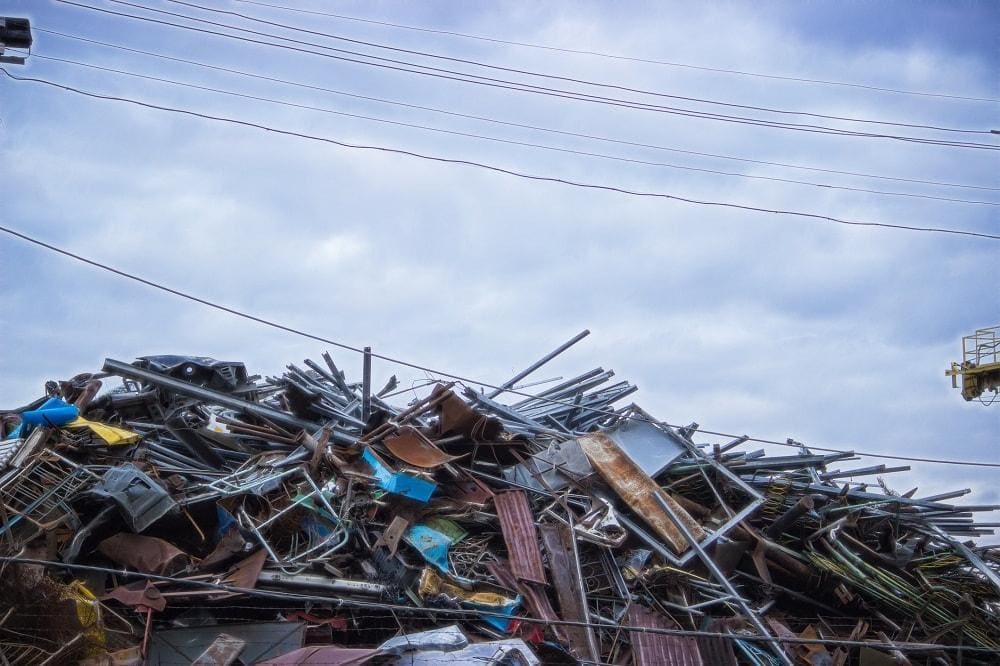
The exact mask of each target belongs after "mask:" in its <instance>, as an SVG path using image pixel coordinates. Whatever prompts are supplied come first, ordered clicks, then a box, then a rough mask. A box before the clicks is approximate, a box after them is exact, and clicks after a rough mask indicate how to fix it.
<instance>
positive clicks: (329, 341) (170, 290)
mask: <svg viewBox="0 0 1000 666" xmlns="http://www.w3.org/2000/svg"><path fill="white" fill-rule="evenodd" d="M0 232H3V233H5V234H8V235H10V236H13V237H15V238H19V239H20V240H23V241H25V242H27V243H30V244H32V245H35V246H37V247H41V248H44V249H46V250H49V251H50V252H55V253H57V254H60V255H63V256H65V257H68V258H70V259H73V260H75V261H78V262H80V263H84V264H87V265H89V266H92V267H94V268H98V269H101V270H103V271H107V272H109V273H112V274H114V275H117V276H119V277H123V278H126V279H128V280H132V281H134V282H138V283H139V284H142V285H145V286H147V287H151V288H153V289H157V290H159V291H163V292H166V293H168V294H172V295H174V296H177V297H180V298H183V299H186V300H189V301H192V302H194V303H198V304H200V305H204V306H206V307H209V308H212V309H215V310H218V311H220V312H225V313H227V314H230V315H234V316H236V317H240V318H242V319H246V320H249V321H253V322H256V323H258V324H263V325H264V326H268V327H270V328H274V329H277V330H280V331H285V332H286V333H291V334H293V335H297V336H299V337H302V338H306V339H309V340H314V341H316V342H322V343H324V344H328V345H330V346H332V347H336V348H338V349H343V350H345V351H350V352H354V353H356V354H362V355H364V354H366V353H370V355H371V357H372V358H377V359H379V360H382V361H385V362H387V363H392V364H394V365H399V366H403V367H406V368H410V369H413V370H419V371H421V372H425V373H428V374H429V375H436V376H438V377H444V378H447V379H453V380H456V381H459V382H462V383H464V384H467V385H469V384H471V385H477V386H481V387H483V388H488V389H500V388H502V387H501V386H499V385H496V384H491V383H489V382H484V381H481V380H478V379H472V378H469V377H463V376H462V375H457V374H454V373H451V372H446V371H444V370H437V369H435V368H431V367H428V366H425V365H420V364H418V363H413V362H410V361H406V360H403V359H399V358H394V357H392V356H387V355H385V354H380V353H376V352H366V351H365V350H364V349H363V348H361V347H356V346H353V345H349V344H347V343H344V342H340V341H337V340H332V339H330V338H326V337H323V336H320V335H316V334H314V333H309V332H306V331H303V330H301V329H297V328H294V327H292V326H287V325H285V324H280V323H278V322H275V321H272V320H269V319H265V318H264V317H261V316H258V315H254V314H250V313H248V312H243V311H241V310H236V309H235V308H231V307H229V306H226V305H222V304H220V303H217V302H215V301H211V300H208V299H206V298H202V297H200V296H195V295H193V294H190V293H187V292H183V291H180V290H179V289H174V288H173V287H169V286H166V285H164V284H162V283H160V282H156V281H153V280H150V279H148V278H144V277H141V276H139V275H136V274H134V273H129V272H126V271H124V270H121V269H118V268H114V267H112V266H109V265H108V264H104V263H101V262H99V261H96V260H94V259H89V258H87V257H84V256H82V255H79V254H76V253H74V252H70V251H69V250H66V249H63V248H60V247H57V246H55V245H52V244H50V243H46V242H45V241H42V240H40V239H37V238H34V237H32V236H29V235H28V234H25V233H22V232H20V231H17V230H15V229H11V228H10V227H6V226H0ZM505 392H506V393H510V394H511V395H517V396H521V397H524V398H530V399H533V400H539V401H542V402H546V403H549V404H555V405H562V406H565V407H574V408H576V409H581V410H584V411H588V412H591V413H595V414H606V415H607V416H617V417H621V416H622V415H620V414H619V413H618V412H616V411H614V410H609V409H603V408H598V407H588V406H585V405H577V404H576V403H574V402H572V401H569V400H559V399H556V398H548V397H545V396H541V395H536V394H533V393H528V392H526V391H523V390H519V389H515V388H508V389H505ZM624 418H627V419H629V420H635V421H648V420H649V419H646V418H642V417H640V416H636V415H626V416H625V417H624ZM655 423H656V424H657V425H661V426H665V427H669V428H674V429H680V428H685V429H686V430H687V431H689V432H699V433H702V434H704V435H710V436H713V437H726V438H729V439H745V440H746V441H751V442H758V443H761V444H773V445H776V446H786V447H793V448H797V449H802V448H808V449H811V450H816V451H826V452H830V453H847V454H852V455H858V456H867V457H872V458H885V459H891V460H906V461H911V462H925V463H934V464H940V465H960V466H966V467H989V468H1000V463H990V462H979V461H971V460H954V459H941V458H918V457H915V456H900V455H891V454H886V453H878V452H873V451H857V450H845V449H834V448H829V447H821V446H813V445H806V444H803V443H801V442H792V441H787V442H780V441H777V440H773V439H765V438H761V437H750V436H747V435H734V434H732V433H726V432H719V431H714V430H708V429H706V428H694V427H689V426H680V425H676V424H672V423H667V422H665V421H656V422H655Z"/></svg>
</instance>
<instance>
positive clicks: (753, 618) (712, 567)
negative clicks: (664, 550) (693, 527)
mask: <svg viewBox="0 0 1000 666" xmlns="http://www.w3.org/2000/svg"><path fill="white" fill-rule="evenodd" d="M655 497H656V501H657V502H659V503H660V506H661V507H662V508H663V510H664V511H666V512H667V516H669V517H670V520H671V522H673V524H674V525H675V526H676V527H677V530H678V531H679V532H680V533H681V534H682V535H683V536H684V539H685V540H686V541H687V542H688V545H690V546H691V548H693V549H694V551H695V552H696V553H698V557H699V559H701V561H702V563H703V564H704V565H705V568H707V569H708V570H709V571H710V572H711V573H712V575H713V576H714V577H715V579H716V580H717V581H719V583H721V584H722V587H723V588H725V590H726V592H728V593H729V594H731V595H732V596H733V598H734V600H735V601H736V603H737V604H739V606H740V608H742V609H743V612H744V613H746V615H747V618H748V619H749V620H750V622H751V623H752V624H753V626H754V628H755V629H757V632H758V633H759V634H760V635H761V636H765V637H767V638H769V639H771V640H770V641H768V645H769V646H770V647H771V651H772V652H773V653H774V654H775V656H776V657H778V659H779V660H780V661H781V663H782V664H784V665H785V666H793V664H792V660H791V659H789V658H788V655H787V654H786V653H785V650H784V648H782V647H781V644H780V643H778V642H777V641H775V640H774V637H773V636H772V635H771V632H769V631H768V630H767V627H765V626H764V623H763V622H761V621H760V618H759V617H757V613H756V612H754V610H753V609H752V608H750V604H748V603H747V602H746V601H745V600H744V599H743V597H741V596H740V593H739V592H737V591H736V588H735V587H733V584H732V583H731V582H729V578H727V577H726V574H724V573H723V572H722V570H721V569H719V567H718V565H717V564H716V563H715V560H713V559H712V558H711V557H710V556H709V555H708V553H706V552H705V549H704V548H702V547H701V544H699V543H698V540H697V539H695V538H694V535H693V534H691V531H690V530H688V528H687V526H686V525H685V524H684V521H682V520H681V519H680V518H679V517H678V516H677V513H676V512H674V510H673V509H672V508H670V504H669V503H667V502H666V500H664V499H663V495H662V494H660V493H657V494H656V495H655Z"/></svg>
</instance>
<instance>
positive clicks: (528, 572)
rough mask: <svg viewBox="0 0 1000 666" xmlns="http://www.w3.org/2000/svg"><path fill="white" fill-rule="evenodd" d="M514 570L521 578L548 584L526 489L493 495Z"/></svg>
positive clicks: (515, 574) (512, 570)
mask: <svg viewBox="0 0 1000 666" xmlns="http://www.w3.org/2000/svg"><path fill="white" fill-rule="evenodd" d="M493 502H494V504H495V505H496V511H497V518H499V519H500V529H501V531H502V532H503V540H504V543H505V544H507V555H508V556H509V557H510V569H511V572H512V573H513V574H514V576H515V577H517V578H518V579H520V580H530V581H532V582H534V583H540V584H542V585H545V584H546V583H547V581H546V579H545V568H544V567H543V566H542V551H541V549H540V548H539V546H538V530H536V529H535V516H534V514H532V512H531V506H530V505H529V504H528V496H527V494H526V493H525V492H524V491H523V490H507V491H504V492H500V493H496V494H495V495H494V496H493Z"/></svg>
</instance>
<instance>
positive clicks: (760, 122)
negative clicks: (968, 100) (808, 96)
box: [55, 0, 1000, 151]
mask: <svg viewBox="0 0 1000 666" xmlns="http://www.w3.org/2000/svg"><path fill="white" fill-rule="evenodd" d="M55 1H56V2H59V3H62V4H66V5H72V6H76V7H81V8H83V9H88V10H91V11H95V12H101V13H105V14H110V15H114V16H121V17H124V18H130V19H134V20H138V21H145V22H149V23H155V24H159V25H165V26H169V27H174V28H179V29H182V30H190V31H194V32H198V33H202V34H209V35H215V36H219V37H226V38H228V39H235V40H238V41H243V42H247V43H251V44H258V45H263V46H268V47H273V48H280V49H285V50H289V51H294V52H300V53H307V54H311V55H316V56H320V57H325V58H331V59H334V60H339V61H343V62H351V63H355V64H361V65H367V66H371V67H379V68H382V69H388V70H393V71H400V72H406V73H410V74H420V75H423V76H430V77H434V78H440V79H445V80H451V81H459V82H462V83H469V84H475V85H480V86H487V87H492V88H499V89H506V90H515V91H519V92H527V93H532V94H539V95H545V96H551V97H557V98H564V99H573V100H577V101H584V102H590V103H597V104H604V105H610V106H615V107H621V108H628V109H637V110H644V111H652V112H657V113H665V114H669V115H675V116H682V117H692V118H699V119H703V120H713V121H719V122H727V123H735V124H739V125H750V126H756V127H768V128H771V129H785V130H790V131H799V132H808V133H813V134H827V135H835V136H850V137H863V138H877V139H890V140H896V141H903V142H907V143H917V144H924V145H934V146H941V147H950V148H967V149H976V150H991V151H992V150H1000V145H997V144H990V143H979V142H970V141H953V140H942V139H933V138H928V137H916V136H906V135H897V134H880V133H873V132H860V131H853V130H843V129H838V128H832V127H827V126H823V125H808V124H802V123H788V122H776V121H770V120H765V119H761V118H752V117H744V116H732V115H726V114H718V113H710V112H704V111H695V110H691V109H684V108H680V107H669V106H663V105H657V104H649V103H645V102H636V101H634V100H622V99H618V98H613V97H605V96H599V95H590V94H586V93H579V92H575V91H570V90H564V89H558V88H551V87H546V86H536V85H533V84H528V83H523V82H517V81H508V80H505V79H497V78H492V77H484V76H479V75H475V74H469V73H467V72H461V71H457V70H449V69H443V68H440V67H431V66H429V65H422V64H418V63H412V62H408V61H403V60H396V59H393V58H384V57H381V56H374V55H370V54H366V53H359V52H357V51H350V50H347V49H339V48H335V47H331V46H325V45H323V44H316V43H314V42H307V41H303V40H297V39H292V38H289V37H282V36H280V35H273V34H270V33H265V32H261V31H257V30H249V29H247V28H240V27H238V26H230V25H227V24H224V23H218V22H215V21H208V20H207V19H199V18H197V17H192V16H187V15H185V14H178V13H176V12H168V11H165V10H161V9H152V8H149V7H143V6H142V5H132V4H131V3H127V2H124V0H110V1H111V2H117V3H119V4H126V5H130V6H137V7H140V8H141V9H144V10H145V11H150V12H157V13H161V14H167V15H170V16H176V17H181V18H184V19H185V20H188V21H192V22H197V23H203V24H206V25H215V26H219V27H223V28H226V29H228V30H235V31H238V32H244V33H248V34H254V35H258V36H264V37H268V38H270V39H276V40H281V41H282V42H290V43H291V44H300V45H305V46H311V47H315V48H320V49H324V50H325V51H333V52H334V53H324V52H319V51H313V50H310V49H307V48H302V47H301V46H292V45H291V44H285V43H279V42H272V41H262V40H258V39H252V38H249V37H243V36H239V35H231V34H228V33H224V32H219V31H217V30H208V29H205V28H198V27H194V26H189V25H184V24H180V23H172V22H170V21H164V20H161V19H156V18H152V17H148V16H137V15H135V14H128V13H125V12H118V11H113V10H110V9H104V8H101V7H93V6H90V5H85V4H81V3H79V2H74V1H73V0H55ZM336 53H346V54H351V55H355V56H359V57H362V58H367V59H368V60H358V59H357V58H351V57H347V56H343V55H336ZM372 60H374V61H379V62H371V61H372ZM386 63H392V64H386ZM410 68H419V69H410Z"/></svg>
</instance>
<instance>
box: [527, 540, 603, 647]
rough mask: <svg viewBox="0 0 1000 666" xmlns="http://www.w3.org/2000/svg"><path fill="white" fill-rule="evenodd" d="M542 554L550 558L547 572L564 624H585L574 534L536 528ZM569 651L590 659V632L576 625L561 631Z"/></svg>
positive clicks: (585, 618)
mask: <svg viewBox="0 0 1000 666" xmlns="http://www.w3.org/2000/svg"><path fill="white" fill-rule="evenodd" d="M539 531H540V532H541V535H542V543H543V544H545V552H546V554H547V555H548V557H549V572H550V573H551V574H552V585H553V587H554V588H555V590H556V599H557V600H558V601H559V611H560V612H561V613H562V618H561V619H563V620H565V621H567V622H587V620H588V618H587V611H586V606H585V605H584V604H585V600H584V599H583V598H582V597H581V593H580V581H579V579H578V578H577V577H576V570H577V566H576V564H577V563H576V562H575V561H574V559H573V547H572V539H573V533H572V532H571V531H570V529H569V527H567V526H565V525H559V524H556V523H547V524H545V525H542V526H540V527H539ZM563 629H564V631H565V634H566V639H567V643H568V644H569V648H570V651H571V652H572V653H573V654H574V655H575V656H576V657H577V658H580V659H590V658H591V657H589V656H587V655H588V654H589V652H588V650H589V647H588V646H589V641H588V639H587V634H588V633H589V632H590V629H588V628H586V627H578V626H566V627H564V628H563Z"/></svg>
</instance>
